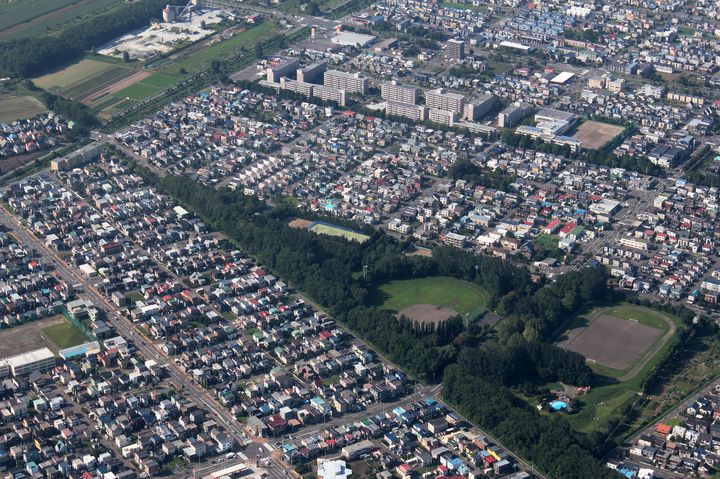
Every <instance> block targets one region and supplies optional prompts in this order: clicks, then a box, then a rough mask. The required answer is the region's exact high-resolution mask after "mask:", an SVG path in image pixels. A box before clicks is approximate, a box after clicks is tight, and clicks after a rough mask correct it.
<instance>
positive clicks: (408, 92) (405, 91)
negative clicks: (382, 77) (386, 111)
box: [380, 80, 420, 105]
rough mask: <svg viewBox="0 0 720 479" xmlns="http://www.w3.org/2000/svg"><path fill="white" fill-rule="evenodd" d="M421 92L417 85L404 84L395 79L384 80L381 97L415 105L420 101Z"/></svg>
mask: <svg viewBox="0 0 720 479" xmlns="http://www.w3.org/2000/svg"><path fill="white" fill-rule="evenodd" d="M419 94H420V90H419V89H418V88H417V87H414V86H410V85H402V84H400V83H398V82H397V81H395V80H393V81H390V82H384V83H383V84H382V85H381V86H380V97H381V98H382V99H383V100H387V101H394V102H399V103H407V104H409V105H414V104H416V103H417V101H418V96H419Z"/></svg>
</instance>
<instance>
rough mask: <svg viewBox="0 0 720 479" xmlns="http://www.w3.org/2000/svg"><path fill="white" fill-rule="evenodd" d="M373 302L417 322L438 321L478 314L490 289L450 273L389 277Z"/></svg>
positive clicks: (375, 292) (486, 299)
mask: <svg viewBox="0 0 720 479" xmlns="http://www.w3.org/2000/svg"><path fill="white" fill-rule="evenodd" d="M372 294H373V302H374V303H375V304H377V305H379V306H380V307H381V308H382V309H387V310H390V311H394V312H396V313H398V314H402V315H403V316H405V317H406V318H408V319H411V320H413V321H416V322H418V323H421V324H424V323H438V322H440V321H443V320H445V319H447V318H449V317H451V316H455V315H458V314H460V315H463V316H467V317H473V318H474V317H477V316H479V315H481V314H482V313H484V312H485V309H486V306H487V302H488V299H489V297H490V295H489V293H488V292H487V291H486V290H484V289H483V288H481V287H480V286H478V285H476V284H474V283H470V282H468V281H462V280H460V279H456V278H451V277H447V276H433V277H428V278H416V279H407V280H398V281H390V282H388V283H385V284H382V285H380V286H379V287H378V288H377V289H376V290H375V291H373V292H372Z"/></svg>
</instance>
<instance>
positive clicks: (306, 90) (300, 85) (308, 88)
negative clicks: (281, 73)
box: [280, 77, 318, 97]
mask: <svg viewBox="0 0 720 479" xmlns="http://www.w3.org/2000/svg"><path fill="white" fill-rule="evenodd" d="M315 86H318V85H313V84H312V83H307V82H304V81H299V80H291V79H289V78H285V77H282V78H280V88H282V89H283V90H289V91H293V92H295V93H300V94H302V95H305V96H308V97H309V96H312V94H313V88H314V87H315Z"/></svg>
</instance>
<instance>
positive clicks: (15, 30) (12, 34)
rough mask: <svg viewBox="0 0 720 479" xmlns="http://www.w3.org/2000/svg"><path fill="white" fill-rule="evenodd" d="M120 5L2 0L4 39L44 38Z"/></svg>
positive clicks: (88, 0) (91, 0) (0, 33)
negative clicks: (58, 28)
mask: <svg viewBox="0 0 720 479" xmlns="http://www.w3.org/2000/svg"><path fill="white" fill-rule="evenodd" d="M117 4H118V2H117V0H0V38H23V37H31V36H35V35H40V34H44V33H47V31H48V30H49V29H53V28H55V27H58V26H61V25H63V24H66V23H69V22H72V21H74V20H76V19H77V18H79V17H83V16H85V15H89V14H95V13H97V12H99V11H101V10H105V9H107V8H108V7H111V6H114V5H117Z"/></svg>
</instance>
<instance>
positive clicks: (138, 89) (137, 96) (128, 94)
mask: <svg viewBox="0 0 720 479" xmlns="http://www.w3.org/2000/svg"><path fill="white" fill-rule="evenodd" d="M162 90H163V89H162V88H157V87H154V86H149V85H145V84H143V83H136V84H134V85H130V86H129V87H127V88H123V89H122V90H120V91H119V92H117V93H116V94H115V96H116V97H118V98H130V99H131V100H144V99H146V98H150V97H151V96H153V95H155V94H156V93H160V92H161V91H162Z"/></svg>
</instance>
